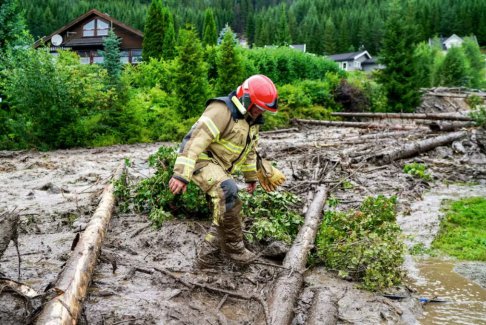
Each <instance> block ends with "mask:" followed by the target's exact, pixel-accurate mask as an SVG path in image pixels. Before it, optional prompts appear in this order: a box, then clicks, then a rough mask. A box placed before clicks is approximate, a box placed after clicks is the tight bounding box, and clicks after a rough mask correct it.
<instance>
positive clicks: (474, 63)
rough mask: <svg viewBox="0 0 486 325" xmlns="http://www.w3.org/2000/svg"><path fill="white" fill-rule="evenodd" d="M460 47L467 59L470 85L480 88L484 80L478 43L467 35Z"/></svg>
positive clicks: (483, 68)
mask: <svg viewBox="0 0 486 325" xmlns="http://www.w3.org/2000/svg"><path fill="white" fill-rule="evenodd" d="M462 49H463V51H464V54H465V55H466V59H467V61H468V63H469V64H468V68H469V69H468V75H469V77H470V87H472V88H480V87H481V85H482V84H483V83H484V82H485V80H484V79H485V74H484V73H485V64H484V63H485V62H484V58H483V55H482V54H481V50H480V49H479V46H478V44H477V43H476V42H475V41H474V40H473V39H472V38H470V37H467V38H466V39H465V40H464V43H463V44H462Z"/></svg>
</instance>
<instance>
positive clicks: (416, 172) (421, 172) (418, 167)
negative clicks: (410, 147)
mask: <svg viewBox="0 0 486 325" xmlns="http://www.w3.org/2000/svg"><path fill="white" fill-rule="evenodd" d="M403 172H404V173H406V174H409V175H412V176H415V177H418V178H420V179H423V180H424V181H430V180H431V179H432V177H431V176H430V174H429V173H428V172H427V166H426V165H425V164H421V163H418V162H413V163H411V164H405V166H403Z"/></svg>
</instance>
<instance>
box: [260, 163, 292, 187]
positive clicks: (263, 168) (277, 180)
mask: <svg viewBox="0 0 486 325" xmlns="http://www.w3.org/2000/svg"><path fill="white" fill-rule="evenodd" d="M257 178H258V181H259V182H260V185H261V186H262V187H263V189H264V190H265V191H267V192H273V191H275V190H276V189H277V186H280V185H282V184H283V183H284V182H285V176H284V174H282V172H281V171H280V170H278V169H277V168H275V167H273V166H272V164H271V163H270V162H269V161H267V160H265V159H262V158H261V157H260V156H257Z"/></svg>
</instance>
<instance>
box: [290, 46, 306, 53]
mask: <svg viewBox="0 0 486 325" xmlns="http://www.w3.org/2000/svg"><path fill="white" fill-rule="evenodd" d="M289 47H290V48H291V49H294V50H297V51H301V52H304V53H305V52H306V49H307V48H306V45H305V44H291V45H289Z"/></svg>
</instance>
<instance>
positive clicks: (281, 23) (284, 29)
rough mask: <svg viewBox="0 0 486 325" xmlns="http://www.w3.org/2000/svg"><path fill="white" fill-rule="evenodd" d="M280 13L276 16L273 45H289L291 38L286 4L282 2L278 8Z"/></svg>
mask: <svg viewBox="0 0 486 325" xmlns="http://www.w3.org/2000/svg"><path fill="white" fill-rule="evenodd" d="M279 12H280V14H279V17H278V24H277V29H276V33H275V34H276V35H275V37H276V39H275V45H281V46H285V45H289V44H290V43H292V38H291V37H290V28H289V21H288V17H287V6H286V5H285V4H283V5H282V6H281V7H280V10H279Z"/></svg>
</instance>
